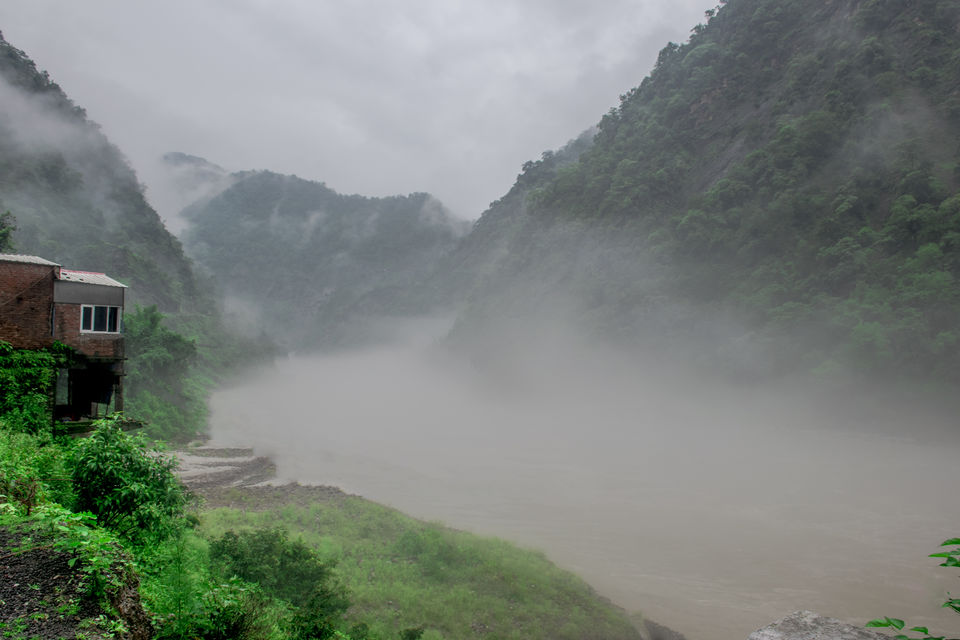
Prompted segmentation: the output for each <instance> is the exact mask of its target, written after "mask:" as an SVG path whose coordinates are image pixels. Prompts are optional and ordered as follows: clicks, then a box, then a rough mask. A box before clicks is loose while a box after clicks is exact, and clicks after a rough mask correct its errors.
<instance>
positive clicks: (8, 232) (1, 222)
mask: <svg viewBox="0 0 960 640" xmlns="http://www.w3.org/2000/svg"><path fill="white" fill-rule="evenodd" d="M15 221H16V220H15V218H14V217H13V214H12V213H10V212H9V211H5V212H4V213H0V252H4V251H10V250H11V249H13V238H12V237H11V236H12V235H13V232H14V231H16V229H17V228H16V227H15V226H14V224H13V223H14V222H15Z"/></svg>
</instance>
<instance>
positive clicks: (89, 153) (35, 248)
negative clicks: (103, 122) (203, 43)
mask: <svg viewBox="0 0 960 640" xmlns="http://www.w3.org/2000/svg"><path fill="white" fill-rule="evenodd" d="M0 98H2V101H3V109H0V216H2V217H0V250H2V251H14V252H17V253H26V254H34V255H38V256H41V257H43V258H46V259H48V260H53V261H56V262H58V263H60V264H62V265H63V266H65V267H68V268H72V269H80V270H84V271H102V272H105V273H107V274H109V275H110V276H112V277H114V278H116V279H118V280H120V281H121V282H123V283H124V284H126V285H128V287H129V289H128V290H127V298H126V302H127V304H126V307H127V308H126V313H125V316H124V325H125V331H126V333H127V356H128V357H129V358H130V363H129V364H128V365H127V367H126V369H127V374H128V375H127V379H126V387H127V399H128V402H127V406H126V409H127V413H128V415H130V416H131V417H135V418H141V419H145V420H147V421H149V422H150V423H151V427H150V428H151V430H152V432H153V433H154V434H155V435H161V434H162V435H164V436H166V437H171V438H189V437H191V436H193V435H194V434H195V433H197V432H198V431H202V430H203V428H204V420H205V416H206V409H205V393H204V391H203V388H204V387H206V386H209V384H210V378H211V377H216V376H217V375H218V373H219V369H221V368H222V367H223V366H224V365H226V364H228V363H231V362H233V363H235V362H237V361H238V359H242V358H248V357H256V356H257V355H258V354H261V353H263V349H262V348H261V347H253V345H251V344H246V345H244V344H239V343H238V342H237V340H236V339H235V338H233V337H231V336H229V335H226V334H225V332H224V331H223V326H222V325H221V323H220V316H219V311H218V308H217V303H216V300H215V297H214V293H213V290H212V289H211V288H210V287H209V286H206V285H204V284H203V283H201V282H200V281H199V280H198V279H197V278H196V276H195V275H194V272H193V268H192V265H191V263H190V261H189V260H188V259H187V258H186V256H185V255H184V253H183V249H182V247H181V245H180V242H179V241H178V240H177V239H176V238H175V237H174V236H173V235H171V234H170V233H169V232H168V231H167V229H166V228H165V227H164V225H163V222H162V221H161V220H160V217H159V216H158V215H157V213H156V211H154V210H153V208H152V207H151V206H150V205H149V204H148V203H147V201H146V199H145V198H144V194H143V189H142V187H141V186H140V184H139V182H138V180H137V176H136V174H135V173H134V171H133V169H131V168H130V166H129V165H128V164H127V161H126V160H125V159H124V157H123V155H122V154H121V152H120V151H119V150H118V149H117V148H116V147H115V146H114V145H113V144H112V143H111V142H110V141H109V140H108V139H107V138H106V136H104V135H103V133H101V131H100V129H99V127H98V126H97V125H96V124H95V123H93V122H91V121H90V120H88V119H87V117H86V114H85V112H84V110H83V109H82V108H80V107H78V106H77V105H75V104H74V103H73V102H72V101H71V100H70V98H68V97H67V95H66V94H65V93H64V92H63V91H62V90H61V88H60V87H59V86H58V85H57V84H56V83H55V82H53V81H52V80H51V79H50V77H49V76H48V75H47V73H46V72H41V71H39V70H38V69H37V66H36V65H35V64H34V62H33V61H32V60H30V58H29V57H27V55H26V54H25V53H24V52H23V51H20V50H19V49H16V48H15V47H13V46H12V45H10V44H9V43H7V42H6V41H5V40H4V39H3V37H2V35H0ZM141 305H142V309H141V308H139V307H140V306H141ZM165 316H166V320H167V321H168V322H169V324H170V325H171V326H172V327H173V328H174V329H176V331H178V332H179V333H176V332H174V331H172V330H171V329H170V328H168V327H167V326H164V324H163V323H164V318H165ZM181 334H184V335H181ZM201 370H203V375H199V371H201Z"/></svg>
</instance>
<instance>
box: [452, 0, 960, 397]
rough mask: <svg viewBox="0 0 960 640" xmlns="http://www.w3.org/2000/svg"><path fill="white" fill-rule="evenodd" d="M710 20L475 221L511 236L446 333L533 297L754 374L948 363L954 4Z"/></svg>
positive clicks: (955, 233) (749, 5)
mask: <svg viewBox="0 0 960 640" xmlns="http://www.w3.org/2000/svg"><path fill="white" fill-rule="evenodd" d="M707 17H708V22H707V24H705V25H698V26H697V27H696V28H694V29H693V32H692V35H691V37H690V40H689V42H687V43H685V44H682V45H676V44H673V43H671V44H669V45H668V46H666V47H665V48H664V49H663V50H662V51H661V53H660V56H659V59H658V61H657V64H656V67H655V68H654V70H653V71H652V73H651V74H650V75H649V77H647V78H645V79H644V80H643V82H642V83H641V84H640V86H638V87H636V88H634V89H632V90H630V91H628V92H627V93H626V94H625V95H623V96H622V97H621V102H620V105H619V106H618V107H617V108H615V109H611V111H610V112H609V113H608V114H607V115H606V116H604V117H603V119H602V120H601V121H600V123H599V132H598V134H597V136H596V138H595V140H594V144H593V146H592V148H591V149H589V150H588V151H586V152H585V153H583V154H582V155H581V156H580V158H579V161H578V162H576V163H574V164H571V165H569V166H567V167H564V168H561V169H559V170H556V169H555V168H552V167H551V163H552V162H553V159H552V158H551V157H550V156H549V154H548V155H545V157H544V159H543V160H542V161H539V162H535V163H528V165H527V166H525V168H524V172H523V173H522V174H521V175H520V176H519V178H518V181H517V186H516V187H515V188H514V191H512V192H511V195H508V197H507V198H505V199H504V201H501V202H499V203H496V204H495V206H494V207H493V208H491V209H490V210H489V211H488V212H487V213H486V214H485V215H484V216H483V218H481V220H480V222H479V223H478V225H477V230H476V231H475V233H477V232H478V231H480V230H481V229H483V228H484V227H486V226H490V225H493V224H496V225H497V226H501V227H503V226H504V225H511V226H512V229H511V231H510V233H509V234H508V236H509V238H510V240H509V242H508V243H507V244H508V249H507V250H505V251H502V252H500V256H499V261H498V263H497V265H496V267H495V268H494V269H492V271H493V274H492V275H490V276H489V277H486V278H484V279H482V280H481V281H480V282H479V284H478V286H477V288H476V289H475V290H474V292H473V294H472V303H471V305H470V307H469V309H468V311H467V313H466V314H465V316H464V317H463V318H462V320H461V322H460V325H459V328H458V330H457V331H456V335H458V336H459V337H460V339H462V340H464V341H468V340H471V339H476V338H477V336H480V335H482V334H483V328H484V325H485V322H484V321H485V320H486V319H488V318H491V317H502V316H504V315H507V314H513V315H523V313H530V314H533V315H536V314H537V313H540V312H542V310H543V309H545V308H547V309H551V311H556V310H562V312H563V313H564V314H565V315H566V317H568V318H570V320H571V322H573V323H575V324H576V325H578V326H580V327H586V328H588V329H589V330H590V331H592V332H593V333H596V334H600V335H603V336H605V337H615V338H616V339H617V340H619V341H620V342H621V343H623V344H628V345H632V346H635V347H638V348H639V347H644V346H646V347H651V345H656V348H657V349H658V350H671V351H673V352H674V353H677V352H682V351H686V352H687V354H688V355H690V356H692V357H694V358H695V359H697V360H700V361H704V362H711V363H715V364H720V365H721V366H723V367H725V368H727V369H729V368H730V367H733V368H734V370H736V371H739V372H740V373H742V374H745V375H750V376H755V375H766V374H768V373H771V372H786V371H795V370H797V369H800V370H803V371H814V372H816V373H818V374H821V375H826V376H832V375H844V376H845V375H848V374H851V373H853V374H859V373H864V372H869V373H870V374H871V375H877V374H880V375H887V376H890V377H894V378H906V377H914V378H920V379H927V380H929V379H940V380H954V381H956V380H958V379H960V358H958V355H960V352H958V348H960V342H958V340H960V334H958V332H957V326H958V321H960V288H958V287H957V284H956V279H957V277H958V276H960V192H958V189H960V5H957V3H956V2H952V1H948V0H939V1H938V0H917V1H914V2H909V3H904V2H895V1H888V0H866V1H855V0H827V1H824V0H799V1H791V2H785V1H783V0H729V2H725V3H722V6H720V7H718V8H717V9H716V10H713V11H708V12H707ZM520 188H522V193H521V194H520V196H521V202H519V203H510V202H509V200H510V199H511V198H513V197H514V196H515V195H517V194H518V193H519V192H518V189H520ZM508 204H509V206H511V207H512V209H513V210H514V211H516V212H520V211H523V215H522V216H519V215H516V214H515V215H510V216H504V215H503V214H502V208H503V207H504V206H506V205H508Z"/></svg>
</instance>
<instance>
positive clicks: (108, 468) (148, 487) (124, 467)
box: [72, 418, 187, 542]
mask: <svg viewBox="0 0 960 640" xmlns="http://www.w3.org/2000/svg"><path fill="white" fill-rule="evenodd" d="M176 465H177V463H176V461H175V460H174V459H173V458H171V457H167V456H164V455H162V454H161V453H160V452H159V451H158V450H156V449H151V448H150V447H149V446H148V444H147V442H146V441H145V440H144V439H143V438H142V437H135V436H131V435H128V434H126V433H124V432H123V430H122V429H121V428H120V427H119V425H118V421H117V419H115V418H108V419H105V420H101V421H99V422H98V424H97V428H96V431H94V433H93V434H92V435H91V436H90V437H88V438H85V439H84V440H82V441H80V442H79V443H78V444H77V450H76V455H75V456H74V459H73V462H72V479H73V485H74V490H75V491H76V495H77V499H76V503H75V507H76V509H77V510H78V511H89V512H90V513H92V514H94V515H95V516H97V522H99V524H100V525H101V526H103V527H106V528H108V529H111V530H113V531H115V532H116V533H118V534H119V535H120V536H122V537H124V538H126V539H128V540H131V541H133V542H143V541H145V540H147V539H154V540H158V539H163V538H165V537H166V536H167V535H168V534H169V533H170V527H171V519H172V518H174V517H175V516H179V515H181V514H182V513H183V508H184V506H185V505H186V503H187V494H186V492H185V489H184V488H183V485H181V484H180V481H179V480H178V479H177V477H176V475H175V474H174V469H175V468H176Z"/></svg>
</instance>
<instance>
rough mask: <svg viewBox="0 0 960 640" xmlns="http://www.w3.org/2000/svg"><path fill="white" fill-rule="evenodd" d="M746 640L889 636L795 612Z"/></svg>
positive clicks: (858, 639)
mask: <svg viewBox="0 0 960 640" xmlns="http://www.w3.org/2000/svg"><path fill="white" fill-rule="evenodd" d="M748 640H890V636H888V635H885V634H883V633H879V632H877V631H873V630H872V629H865V628H864V627H857V626H855V625H852V624H847V623H846V622H843V621H842V620H837V619H836V618H825V617H824V616H821V615H819V614H816V613H814V612H813V611H797V612H795V613H791V614H790V615H789V616H787V617H786V618H783V619H782V620H778V621H777V622H774V623H773V624H770V625H767V626H766V627H763V628H762V629H757V630H756V631H754V632H753V633H751V634H750V637H749V639H748Z"/></svg>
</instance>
